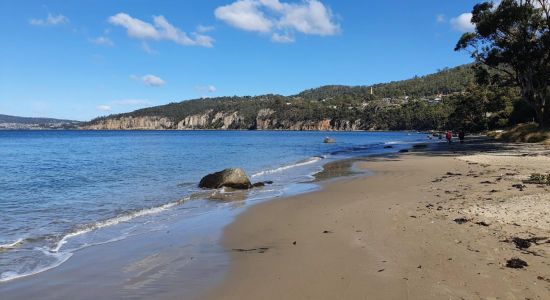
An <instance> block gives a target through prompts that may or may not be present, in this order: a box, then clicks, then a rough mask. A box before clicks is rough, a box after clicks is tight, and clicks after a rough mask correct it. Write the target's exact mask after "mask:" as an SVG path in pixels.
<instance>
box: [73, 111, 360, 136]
mask: <svg viewBox="0 0 550 300" xmlns="http://www.w3.org/2000/svg"><path fill="white" fill-rule="evenodd" d="M363 127H364V126H363V124H362V123H361V120H335V119H329V118H326V119H323V120H301V121H291V120H287V119H281V118H280V117H278V116H277V115H276V114H275V111H274V110H272V109H269V108H263V109H260V110H259V111H258V112H257V114H256V118H255V119H254V118H252V119H251V118H249V119H248V120H247V119H246V118H245V117H244V116H243V115H242V114H241V112H239V111H229V112H220V111H218V112H214V111H213V110H208V111H205V112H204V113H200V114H193V115H189V116H186V117H185V118H184V119H183V120H179V121H173V120H170V119H168V118H166V117H155V116H143V117H131V116H128V117H126V116H125V117H113V118H105V119H99V120H97V121H95V122H94V123H92V124H88V125H84V126H82V127H81V128H82V129H94V130H165V129H173V130H196V129H221V130H228V129H236V130H238V129H241V130H246V129H255V130H295V131H311V130H317V131H354V130H363V129H367V128H363Z"/></svg>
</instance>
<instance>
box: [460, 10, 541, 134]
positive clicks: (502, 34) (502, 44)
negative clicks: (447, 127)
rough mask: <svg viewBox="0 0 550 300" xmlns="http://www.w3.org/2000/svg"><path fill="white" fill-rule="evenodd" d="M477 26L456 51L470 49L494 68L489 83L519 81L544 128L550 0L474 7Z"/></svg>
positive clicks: (486, 75) (488, 73) (485, 74)
mask: <svg viewBox="0 0 550 300" xmlns="http://www.w3.org/2000/svg"><path fill="white" fill-rule="evenodd" d="M472 15H473V16H472V23H474V24H475V26H476V29H475V32H473V33H465V34H464V35H463V36H462V37H461V38H460V40H459V41H458V43H457V45H456V48H455V50H457V51H459V50H467V51H469V52H470V53H471V55H472V57H473V58H475V60H476V61H477V62H478V63H480V64H482V65H484V66H486V67H488V69H487V68H482V69H479V70H480V71H481V72H480V75H483V76H478V78H479V79H483V80H482V81H484V82H499V83H501V84H508V85H513V84H515V85H517V86H519V88H520V90H521V95H522V97H523V98H524V99H525V101H527V102H528V103H530V104H531V105H532V106H533V108H534V109H535V111H536V115H537V119H538V122H539V126H541V127H543V126H545V124H546V122H545V121H547V120H548V117H549V113H548V102H549V101H548V97H549V95H550V89H549V86H550V0H502V1H501V3H500V4H499V5H498V6H496V5H495V4H494V3H492V2H484V3H481V4H477V5H475V6H474V9H473V11H472Z"/></svg>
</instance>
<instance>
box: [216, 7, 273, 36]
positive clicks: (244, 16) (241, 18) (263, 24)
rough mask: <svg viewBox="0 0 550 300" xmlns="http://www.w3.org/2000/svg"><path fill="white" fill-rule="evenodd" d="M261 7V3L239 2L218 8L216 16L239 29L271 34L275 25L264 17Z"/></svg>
mask: <svg viewBox="0 0 550 300" xmlns="http://www.w3.org/2000/svg"><path fill="white" fill-rule="evenodd" d="M260 6H261V3H260V2H259V1H256V0H238V1H235V2H233V3H231V4H228V5H225V6H220V7H218V8H216V10H215V11H214V15H216V18H218V19H220V20H222V21H224V22H226V23H228V24H229V25H231V26H234V27H237V28H239V29H243V30H247V31H258V32H270V31H271V29H272V28H273V26H274V24H273V22H272V21H271V20H270V19H268V18H267V17H266V16H264V13H263V12H262V11H261V10H260Z"/></svg>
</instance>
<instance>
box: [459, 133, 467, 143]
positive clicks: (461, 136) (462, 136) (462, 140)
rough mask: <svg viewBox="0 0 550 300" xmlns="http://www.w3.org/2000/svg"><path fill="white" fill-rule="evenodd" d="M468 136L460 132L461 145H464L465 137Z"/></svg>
mask: <svg viewBox="0 0 550 300" xmlns="http://www.w3.org/2000/svg"><path fill="white" fill-rule="evenodd" d="M465 136H466V134H465V133H464V130H460V131H459V132H458V139H459V140H460V143H461V144H464V137H465Z"/></svg>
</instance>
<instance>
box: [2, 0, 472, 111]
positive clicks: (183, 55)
mask: <svg viewBox="0 0 550 300" xmlns="http://www.w3.org/2000/svg"><path fill="white" fill-rule="evenodd" d="M477 2H478V1H470V0H461V1H454V0H417V1H410V0H393V1H351V0H208V1H206V0H185V1H178V0H155V1H153V0H148V1H145V0H132V1H118V0H79V1H61V0H56V1H53V0H52V1H44V0H42V1H34V0H32V1H31V0H17V1H15V0H13V1H9V0H6V1H0V33H1V36H2V44H1V46H0V114H9V115H18V116H30V117H53V118H63V119H74V120H81V121H84V120H90V119H92V118H95V117H98V116H102V115H109V114H113V113H121V112H128V111H132V110H135V109H139V108H143V107H149V106H154V105H161V104H166V103H170V102H179V101H183V100H187V99H196V98H202V97H216V96H233V95H239V96H244V95H260V94H269V93H273V94H282V95H293V94H296V93H299V92H300V91H302V90H305V89H310V88H315V87H319V86H322V85H329V84H330V85H332V84H342V85H370V84H374V83H380V82H388V81H393V80H402V79H407V78H410V77H413V76H415V75H425V74H429V73H433V72H436V71H437V70H438V69H442V68H445V67H453V66H457V65H461V64H464V63H468V62H471V58H470V57H469V55H468V54H467V53H458V52H454V51H453V49H454V46H455V44H456V41H457V40H458V39H459V37H460V36H461V35H462V34H463V33H464V32H467V31H471V30H473V29H474V28H473V26H472V24H471V23H470V18H471V14H469V12H470V11H471V9H472V7H473V6H474V5H475V4H476V3H477Z"/></svg>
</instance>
